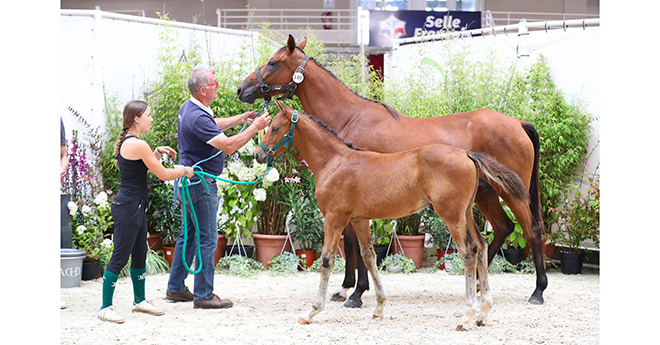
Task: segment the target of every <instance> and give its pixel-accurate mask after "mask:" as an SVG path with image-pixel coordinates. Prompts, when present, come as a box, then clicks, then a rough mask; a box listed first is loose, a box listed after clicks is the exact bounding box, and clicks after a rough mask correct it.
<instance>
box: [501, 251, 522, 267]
mask: <svg viewBox="0 0 660 345" xmlns="http://www.w3.org/2000/svg"><path fill="white" fill-rule="evenodd" d="M502 250H503V251H504V258H505V259H506V261H508V262H510V263H512V264H513V265H517V264H519V263H520V262H521V261H522V260H523V252H524V251H525V249H523V248H515V249H502Z"/></svg>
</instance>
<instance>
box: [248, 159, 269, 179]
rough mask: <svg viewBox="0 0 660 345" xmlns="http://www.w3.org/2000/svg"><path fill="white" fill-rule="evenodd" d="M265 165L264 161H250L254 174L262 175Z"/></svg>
mask: <svg viewBox="0 0 660 345" xmlns="http://www.w3.org/2000/svg"><path fill="white" fill-rule="evenodd" d="M267 167H268V166H267V165H266V163H264V164H261V163H259V162H257V160H256V159H255V160H254V161H253V162H252V169H253V170H254V174H255V175H256V176H261V175H263V174H264V173H265V172H266V168H267Z"/></svg>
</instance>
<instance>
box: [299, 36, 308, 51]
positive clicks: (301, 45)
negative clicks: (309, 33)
mask: <svg viewBox="0 0 660 345" xmlns="http://www.w3.org/2000/svg"><path fill="white" fill-rule="evenodd" d="M306 44H307V37H303V39H301V40H300V42H298V47H300V49H305V45H306Z"/></svg>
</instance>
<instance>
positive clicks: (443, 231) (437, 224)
mask: <svg viewBox="0 0 660 345" xmlns="http://www.w3.org/2000/svg"><path fill="white" fill-rule="evenodd" d="M422 227H423V229H424V231H425V232H426V233H428V234H430V235H431V237H432V238H433V245H434V246H435V247H436V249H437V251H438V260H441V259H442V258H443V257H444V256H445V255H448V254H452V253H456V252H457V250H456V244H455V243H454V242H453V241H452V238H451V235H450V234H449V228H447V225H446V224H445V222H444V221H443V220H442V218H440V217H438V215H437V214H436V213H435V212H433V210H431V209H426V210H424V211H422ZM439 269H444V263H443V264H440V265H439Z"/></svg>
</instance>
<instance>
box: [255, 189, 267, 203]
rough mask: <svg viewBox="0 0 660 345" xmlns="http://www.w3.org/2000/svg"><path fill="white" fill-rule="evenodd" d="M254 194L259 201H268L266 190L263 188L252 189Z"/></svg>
mask: <svg viewBox="0 0 660 345" xmlns="http://www.w3.org/2000/svg"><path fill="white" fill-rule="evenodd" d="M252 194H254V199H255V200H257V201H266V190H265V189H263V188H256V189H255V190H253V191H252Z"/></svg>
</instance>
